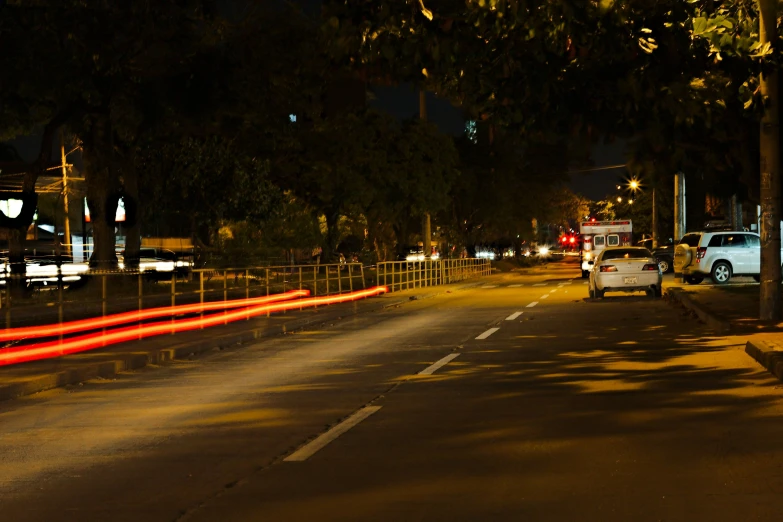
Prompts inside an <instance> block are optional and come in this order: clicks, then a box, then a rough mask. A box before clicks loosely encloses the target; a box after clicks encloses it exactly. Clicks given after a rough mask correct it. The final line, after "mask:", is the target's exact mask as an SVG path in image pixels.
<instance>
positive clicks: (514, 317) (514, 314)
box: [506, 312, 522, 321]
mask: <svg viewBox="0 0 783 522" xmlns="http://www.w3.org/2000/svg"><path fill="white" fill-rule="evenodd" d="M520 315H522V312H514V313H513V314H511V315H509V316H508V317H506V321H513V320H514V319H516V318H517V317H519V316H520Z"/></svg>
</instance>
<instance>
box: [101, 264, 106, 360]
mask: <svg viewBox="0 0 783 522" xmlns="http://www.w3.org/2000/svg"><path fill="white" fill-rule="evenodd" d="M101 316H102V317H106V274H103V275H101ZM101 332H102V333H103V335H106V327H105V326H104V327H103V329H102V330H101ZM103 346H106V341H105V340H104V341H103Z"/></svg>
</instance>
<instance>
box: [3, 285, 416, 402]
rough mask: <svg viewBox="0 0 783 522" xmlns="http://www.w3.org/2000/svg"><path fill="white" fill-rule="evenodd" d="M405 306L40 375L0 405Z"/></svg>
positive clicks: (9, 388)
mask: <svg viewBox="0 0 783 522" xmlns="http://www.w3.org/2000/svg"><path fill="white" fill-rule="evenodd" d="M407 302H409V301H408V300H407V299H401V300H397V301H392V302H390V303H381V304H380V306H376V307H373V308H371V309H368V310H362V311H351V310H340V311H338V312H337V313H333V314H331V315H329V316H323V317H317V318H306V319H301V320H294V321H291V322H289V323H287V324H283V325H281V326H280V327H276V328H254V329H252V330H244V331H241V332H237V333H232V334H228V335H224V336H222V337H217V338H210V339H205V340H203V341H190V342H188V343H187V344H181V345H179V346H175V347H173V348H161V349H158V350H153V351H150V352H147V353H135V354H118V356H117V358H115V359H112V360H108V361H96V362H95V363H92V364H85V365H80V366H76V367H72V368H63V369H62V370H59V371H57V372H54V373H49V374H44V375H40V376H38V377H36V378H31V379H29V380H26V381H24V382H17V383H13V384H7V385H0V401H4V400H9V399H15V398H18V397H23V396H25V395H32V394H34V393H39V392H42V391H46V390H51V389H53V388H61V387H63V386H68V385H73V384H79V383H82V382H85V381H88V380H90V379H95V378H97V377H101V378H104V379H111V378H113V377H115V376H116V375H117V374H118V373H120V372H125V371H130V370H138V369H140V368H144V367H145V366H148V365H154V364H161V363H164V362H168V361H172V360H174V359H188V358H192V357H195V356H197V355H201V354H204V353H207V352H210V351H220V350H224V349H226V348H229V347H232V346H236V345H242V344H247V343H250V342H253V341H257V340H259V339H264V338H268V337H274V336H276V335H283V334H286V333H288V332H292V331H297V330H302V329H305V328H306V327H308V326H311V325H314V324H319V325H320V324H324V323H326V322H329V321H334V320H338V319H340V318H342V317H346V316H350V315H359V314H362V313H369V312H377V311H379V310H385V309H387V308H392V307H395V306H399V305H402V304H405V303H407Z"/></svg>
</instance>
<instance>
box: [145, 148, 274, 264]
mask: <svg viewBox="0 0 783 522" xmlns="http://www.w3.org/2000/svg"><path fill="white" fill-rule="evenodd" d="M136 160H137V161H139V162H140V163H139V164H138V165H137V166H136V168H137V169H138V170H140V171H142V172H143V175H142V177H141V181H142V184H141V186H142V195H143V199H144V202H145V204H144V210H145V212H144V214H145V216H146V219H148V220H150V221H151V222H153V220H158V221H174V220H179V221H180V223H181V224H182V225H184V226H185V227H187V229H188V230H189V232H190V235H191V237H192V238H193V240H194V243H195V244H197V245H199V246H200V247H202V248H204V249H207V250H208V249H210V246H211V245H212V242H213V238H215V237H216V235H217V231H218V229H220V227H221V226H223V225H224V224H225V223H230V222H241V221H248V222H250V223H256V224H259V223H261V222H262V221H263V220H265V219H267V218H269V217H270V216H272V215H274V214H275V213H276V211H277V208H278V207H279V205H280V204H281V203H282V194H281V192H280V191H279V190H278V189H277V187H276V186H274V185H273V184H272V182H271V180H270V178H269V170H268V169H269V165H268V163H267V162H265V161H260V160H257V159H255V158H253V157H251V156H249V155H248V154H247V153H246V152H244V151H242V150H239V149H238V148H237V147H236V144H235V143H233V142H230V141H227V140H225V139H223V138H220V137H212V138H193V137H190V138H182V139H181V140H179V141H177V142H173V143H165V142H157V143H150V144H148V145H147V146H146V147H145V148H144V149H142V150H139V151H137V153H136Z"/></svg>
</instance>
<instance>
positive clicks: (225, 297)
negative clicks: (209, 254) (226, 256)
mask: <svg viewBox="0 0 783 522" xmlns="http://www.w3.org/2000/svg"><path fill="white" fill-rule="evenodd" d="M226 301H228V270H223V315H228V309H227V308H226V307H225V305H226ZM223 324H228V320H225V321H223Z"/></svg>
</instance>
